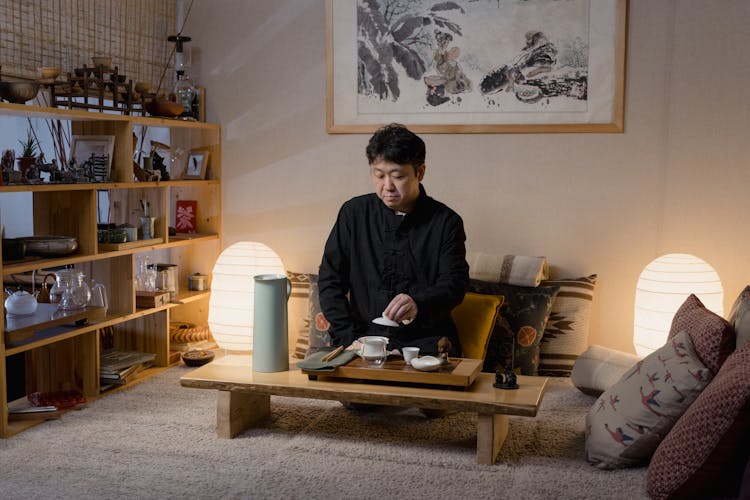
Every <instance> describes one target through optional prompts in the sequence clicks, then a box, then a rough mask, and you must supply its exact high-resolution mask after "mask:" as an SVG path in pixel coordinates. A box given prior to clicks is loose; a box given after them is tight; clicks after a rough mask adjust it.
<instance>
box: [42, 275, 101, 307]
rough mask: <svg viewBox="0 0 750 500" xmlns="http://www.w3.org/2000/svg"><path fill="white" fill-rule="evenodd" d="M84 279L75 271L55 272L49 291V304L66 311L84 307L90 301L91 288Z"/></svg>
mask: <svg viewBox="0 0 750 500" xmlns="http://www.w3.org/2000/svg"><path fill="white" fill-rule="evenodd" d="M84 278H85V276H84V274H83V273H82V272H81V271H77V270H75V269H63V270H61V271H57V272H55V284H54V285H52V289H50V291H49V299H50V303H52V304H58V306H57V307H58V308H59V309H63V310H66V311H67V310H74V309H82V308H84V307H86V305H87V304H88V303H89V300H90V299H91V288H89V285H88V284H87V283H86V282H85V281H84Z"/></svg>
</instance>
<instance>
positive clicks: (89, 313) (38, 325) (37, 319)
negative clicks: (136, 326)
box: [5, 303, 105, 345]
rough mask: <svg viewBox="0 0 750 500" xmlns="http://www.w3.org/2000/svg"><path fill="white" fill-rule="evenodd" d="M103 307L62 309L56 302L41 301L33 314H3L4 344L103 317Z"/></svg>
mask: <svg viewBox="0 0 750 500" xmlns="http://www.w3.org/2000/svg"><path fill="white" fill-rule="evenodd" d="M104 316H105V312H104V308H103V307H92V306H89V307H86V308H85V309H75V310H72V311H64V310H62V309H58V307H57V304H46V303H41V304H39V305H38V306H37V310H36V312H35V313H34V314H25V315H14V314H8V315H6V316H5V344H6V345H12V344H16V343H18V342H21V341H23V340H26V339H28V338H30V337H32V336H33V335H34V333H36V332H38V331H41V330H45V329H47V328H52V327H54V326H60V325H68V324H69V325H73V324H76V323H79V322H89V323H93V322H95V321H99V320H102V319H104Z"/></svg>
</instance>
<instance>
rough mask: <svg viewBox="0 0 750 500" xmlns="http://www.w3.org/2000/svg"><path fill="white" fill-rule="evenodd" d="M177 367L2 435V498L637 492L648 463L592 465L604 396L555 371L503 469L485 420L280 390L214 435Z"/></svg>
mask: <svg viewBox="0 0 750 500" xmlns="http://www.w3.org/2000/svg"><path fill="white" fill-rule="evenodd" d="M188 370H190V368H187V367H184V366H178V367H174V368H171V369H169V370H167V371H165V372H164V373H162V374H160V375H157V376H155V377H152V378H151V379H149V380H146V381H145V382H143V383H140V384H138V385H136V386H134V387H133V388H132V389H130V390H127V391H122V392H120V393H117V394H112V395H111V396H108V397H106V398H103V399H100V400H98V401H95V402H93V403H91V404H89V405H88V407H87V408H84V409H83V410H80V411H74V412H69V413H67V414H65V415H64V416H63V417H62V418H61V419H60V420H53V421H49V422H46V423H44V424H42V425H39V426H36V427H34V428H32V429H29V430H27V431H25V432H24V433H21V434H18V435H16V436H14V437H13V438H11V439H6V440H0V497H2V498H4V499H24V500H28V499H32V498H33V499H37V498H39V499H42V498H97V499H101V498H104V499H107V498H149V499H151V498H191V499H203V498H274V499H306V500H309V499H318V498H320V499H330V498H357V499H378V500H382V499H391V498H393V499H400V500H408V499H422V498H425V499H435V500H437V499H464V500H475V499H485V498H487V499H505V498H508V499H560V498H566V499H567V498H571V499H572V498H581V499H583V498H590V499H602V498H607V499H628V500H631V499H638V498H646V497H645V493H644V490H643V482H644V477H645V472H646V470H645V469H644V468H641V469H631V470H620V471H600V470H598V469H595V468H594V467H591V466H590V465H588V464H587V463H586V462H585V461H584V459H583V425H584V424H583V417H584V415H585V412H586V411H587V409H588V407H589V406H590V405H591V404H592V403H593V401H594V399H593V398H591V397H589V396H586V395H584V394H582V393H580V392H579V391H577V390H576V389H574V388H573V387H572V385H571V384H570V381H569V380H568V379H553V380H552V384H551V387H550V388H549V390H548V392H547V394H546V396H545V399H544V402H543V406H542V409H541V410H540V413H539V415H538V416H537V417H536V418H525V417H511V424H510V435H509V437H508V440H507V441H506V444H505V447H504V448H503V451H502V453H501V455H500V458H499V461H498V463H496V464H495V465H493V466H487V465H478V464H477V463H476V456H475V453H476V451H475V450H476V438H475V433H476V418H475V417H473V416H472V415H471V414H468V413H457V414H453V415H450V416H447V417H443V418H438V419H432V420H427V419H425V418H424V417H423V416H422V415H421V414H420V413H418V412H417V411H416V410H414V409H401V410H396V409H385V410H382V411H377V412H372V413H364V414H362V413H354V412H351V411H349V410H346V409H345V408H343V407H342V406H341V405H340V404H338V403H337V402H331V401H315V400H309V401H308V400H302V399H296V398H282V397H273V398H272V401H271V406H272V410H271V411H272V417H271V421H270V422H268V424H267V427H265V428H263V429H253V430H250V431H247V432H245V433H243V434H242V435H240V436H238V437H237V438H235V439H231V440H225V439H219V438H217V437H216V434H215V432H214V426H215V422H216V418H215V411H216V407H215V403H216V392H215V391H206V390H198V389H187V388H183V387H181V386H180V385H179V377H180V376H181V375H183V374H184V373H187V371H188Z"/></svg>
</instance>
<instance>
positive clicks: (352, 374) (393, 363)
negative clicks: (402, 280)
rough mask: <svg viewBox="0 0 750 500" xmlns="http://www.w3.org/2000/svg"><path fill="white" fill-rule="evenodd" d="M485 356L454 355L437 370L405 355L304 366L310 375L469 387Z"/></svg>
mask: <svg viewBox="0 0 750 500" xmlns="http://www.w3.org/2000/svg"><path fill="white" fill-rule="evenodd" d="M482 364H483V361H482V360H481V359H470V358H450V360H449V362H448V364H447V365H444V366H441V367H440V368H438V369H437V370H435V371H431V372H424V371H419V370H417V369H415V368H412V367H411V366H409V365H407V364H406V363H405V362H404V360H403V358H401V357H397V356H390V357H389V358H388V360H387V361H386V362H385V364H384V365H383V366H380V367H371V366H369V365H367V364H366V363H365V362H364V361H363V360H362V359H361V358H354V359H353V360H351V361H350V362H349V363H347V364H345V365H342V366H339V367H337V368H336V369H335V370H333V371H316V370H305V369H302V373H305V374H307V375H308V376H309V378H311V379H314V378H332V377H333V378H341V379H350V381H358V380H361V381H373V382H378V383H398V384H408V385H438V386H446V387H454V388H463V389H466V388H468V387H470V386H471V384H473V383H474V380H475V379H476V378H477V375H479V372H480V371H481V370H482Z"/></svg>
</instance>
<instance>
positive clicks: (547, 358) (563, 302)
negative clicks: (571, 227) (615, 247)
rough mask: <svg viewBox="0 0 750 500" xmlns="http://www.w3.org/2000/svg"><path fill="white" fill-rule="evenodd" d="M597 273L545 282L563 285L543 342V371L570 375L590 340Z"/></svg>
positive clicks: (558, 293) (546, 373)
mask: <svg viewBox="0 0 750 500" xmlns="http://www.w3.org/2000/svg"><path fill="white" fill-rule="evenodd" d="M596 279H597V275H596V274H592V275H590V276H585V277H582V278H575V279H558V280H545V281H542V285H541V286H559V287H560V290H559V291H558V292H557V296H556V297H555V301H554V303H553V304H552V312H550V315H549V318H547V326H546V327H545V329H544V335H543V336H542V343H541V358H540V362H539V374H540V375H551V376H562V377H568V376H570V374H571V372H572V371H573V365H574V364H575V361H576V359H578V355H579V354H581V353H582V352H583V351H585V350H586V348H587V347H588V342H589V320H590V316H591V302H592V300H593V299H594V286H595V285H596Z"/></svg>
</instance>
